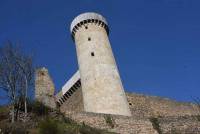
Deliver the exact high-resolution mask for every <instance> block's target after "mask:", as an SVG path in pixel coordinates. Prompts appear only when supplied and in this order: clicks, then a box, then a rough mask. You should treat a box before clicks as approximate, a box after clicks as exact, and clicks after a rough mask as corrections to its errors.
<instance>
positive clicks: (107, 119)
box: [104, 115, 115, 128]
mask: <svg viewBox="0 0 200 134" xmlns="http://www.w3.org/2000/svg"><path fill="white" fill-rule="evenodd" d="M104 119H105V121H106V123H107V124H108V125H109V126H110V127H111V128H114V127H115V121H114V119H113V118H112V117H111V116H110V115H106V116H104Z"/></svg>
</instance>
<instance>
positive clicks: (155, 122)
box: [149, 117, 162, 134]
mask: <svg viewBox="0 0 200 134" xmlns="http://www.w3.org/2000/svg"><path fill="white" fill-rule="evenodd" d="M149 120H150V122H151V123H152V126H153V128H154V129H155V130H156V131H157V132H158V134H162V131H161V129H160V125H159V121H158V118H155V117H151V118H150V119H149Z"/></svg>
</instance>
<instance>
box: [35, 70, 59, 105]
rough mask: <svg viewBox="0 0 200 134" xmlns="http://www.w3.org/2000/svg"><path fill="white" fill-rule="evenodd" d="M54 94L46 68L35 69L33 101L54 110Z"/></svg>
mask: <svg viewBox="0 0 200 134" xmlns="http://www.w3.org/2000/svg"><path fill="white" fill-rule="evenodd" d="M54 92H55V87H54V83H53V81H52V79H51V77H50V75H49V73H48V70H47V69H46V68H40V69H37V70H36V77H35V99H36V100H38V101H40V102H42V103H43V104H45V105H46V106H49V107H51V108H56V103H55V99H54Z"/></svg>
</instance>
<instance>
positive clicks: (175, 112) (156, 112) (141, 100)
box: [126, 93, 198, 117]
mask: <svg viewBox="0 0 200 134" xmlns="http://www.w3.org/2000/svg"><path fill="white" fill-rule="evenodd" d="M126 95H127V99H128V102H129V107H130V108H131V111H132V115H133V116H140V117H151V116H153V117H155V116H185V115H195V114H197V113H198V112H197V107H196V106H195V105H194V104H191V103H181V102H176V101H173V100H170V99H167V98H161V97H156V96H145V95H140V94H135V93H126Z"/></svg>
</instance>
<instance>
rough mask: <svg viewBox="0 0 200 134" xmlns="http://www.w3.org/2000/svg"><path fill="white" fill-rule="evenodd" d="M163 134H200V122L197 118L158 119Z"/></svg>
mask: <svg viewBox="0 0 200 134" xmlns="http://www.w3.org/2000/svg"><path fill="white" fill-rule="evenodd" d="M158 123H159V127H160V130H161V131H162V134H199V133H200V121H199V120H198V119H197V118H196V117H195V116H183V117H177V116H176V117H175V116H174V117H166V118H158Z"/></svg>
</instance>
